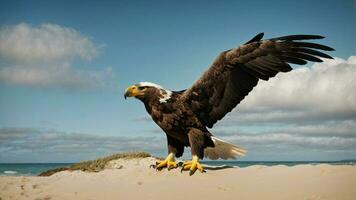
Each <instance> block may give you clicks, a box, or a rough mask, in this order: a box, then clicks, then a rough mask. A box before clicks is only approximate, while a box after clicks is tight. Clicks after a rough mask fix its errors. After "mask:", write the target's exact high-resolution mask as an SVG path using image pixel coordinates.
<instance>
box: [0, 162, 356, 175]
mask: <svg viewBox="0 0 356 200" xmlns="http://www.w3.org/2000/svg"><path fill="white" fill-rule="evenodd" d="M71 164H72V163H21V164H19V163H16V164H15V163H0V176H37V175H38V174H40V173H41V172H44V171H47V170H49V169H54V168H58V167H65V166H69V165H71ZM202 164H206V165H211V166H234V167H248V166H252V165H265V166H274V165H286V166H295V165H303V164H311V165H317V164H330V165H356V161H355V160H343V161H202Z"/></svg>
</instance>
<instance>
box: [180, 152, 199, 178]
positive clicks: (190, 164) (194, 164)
mask: <svg viewBox="0 0 356 200" xmlns="http://www.w3.org/2000/svg"><path fill="white" fill-rule="evenodd" d="M197 169H198V170H199V171H200V172H201V173H203V172H205V170H204V169H203V166H202V165H201V164H200V163H199V158H198V156H196V155H193V158H192V160H191V161H187V162H185V163H183V166H182V170H181V171H183V170H189V175H190V176H191V175H193V174H194V173H195V171H196V170H197Z"/></svg>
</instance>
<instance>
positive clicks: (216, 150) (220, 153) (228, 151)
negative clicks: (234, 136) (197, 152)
mask: <svg viewBox="0 0 356 200" xmlns="http://www.w3.org/2000/svg"><path fill="white" fill-rule="evenodd" d="M211 139H212V140H213V142H214V144H215V147H207V148H205V149H204V156H205V157H208V158H210V159H212V160H216V159H219V158H221V159H223V160H227V159H235V158H236V157H237V156H244V155H245V154H246V152H247V151H246V150H245V149H243V148H242V147H238V146H236V145H233V144H230V143H227V142H225V141H224V140H222V139H219V138H217V137H213V136H212V137H211Z"/></svg>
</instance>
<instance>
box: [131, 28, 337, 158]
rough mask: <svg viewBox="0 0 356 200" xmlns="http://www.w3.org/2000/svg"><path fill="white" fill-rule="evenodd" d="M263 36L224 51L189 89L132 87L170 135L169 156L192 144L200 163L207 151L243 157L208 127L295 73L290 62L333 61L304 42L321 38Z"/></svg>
mask: <svg viewBox="0 0 356 200" xmlns="http://www.w3.org/2000/svg"><path fill="white" fill-rule="evenodd" d="M262 37H263V33H260V34H258V35H256V36H255V37H254V38H252V39H251V40H250V41H248V42H247V43H245V44H244V45H241V46H239V47H237V48H233V49H230V50H227V51H224V52H222V53H221V54H220V55H219V56H218V57H217V58H216V59H215V61H214V62H213V64H212V65H211V66H210V67H209V68H208V70H207V71H206V72H205V73H204V74H203V75H202V76H201V78H200V79H199V80H197V81H196V82H195V83H194V84H193V86H192V87H191V88H189V89H187V90H183V91H179V92H170V91H168V90H165V89H163V88H162V87H161V86H158V85H155V84H152V83H139V84H136V85H134V86H131V87H129V88H128V89H127V91H126V93H125V97H126V96H135V97H136V98H138V99H140V100H141V101H142V102H143V103H144V104H145V107H146V110H147V112H148V113H149V114H150V115H151V116H152V119H153V120H154V121H155V122H156V123H157V124H158V126H160V127H161V128H162V129H163V131H164V132H165V133H166V135H167V141H168V152H169V153H174V154H175V156H176V157H180V156H181V155H182V154H183V150H184V146H190V147H191V150H192V155H193V156H194V155H196V156H197V157H198V158H200V159H202V158H203V157H204V153H205V152H206V153H209V155H208V156H209V157H212V158H223V159H226V158H231V157H234V156H236V155H241V154H243V153H244V152H243V149H241V148H239V147H236V146H233V145H232V147H230V150H229V151H231V152H232V153H231V152H223V150H221V149H220V150H218V147H216V145H217V144H218V143H219V141H220V139H218V138H215V137H214V136H212V134H211V133H210V132H209V131H208V129H207V128H211V127H213V125H214V124H215V123H216V122H217V121H218V120H221V119H222V118H223V117H224V116H225V115H226V114H227V113H228V112H230V111H231V110H232V109H233V108H235V107H236V105H237V104H239V103H240V102H241V101H242V100H243V99H244V98H245V97H246V96H247V95H248V94H249V92H250V91H251V90H252V89H253V88H254V87H255V86H256V85H257V83H258V81H259V79H262V80H266V81H267V80H269V79H270V78H272V77H274V76H276V74H277V73H279V72H289V71H291V70H292V67H291V66H290V64H298V65H304V64H306V63H307V61H312V62H322V60H321V59H320V58H332V57H330V56H329V55H327V54H325V53H322V52H320V51H319V50H324V51H332V50H333V49H332V48H330V47H328V46H324V45H320V44H316V43H311V42H304V41H301V40H312V39H322V38H324V37H322V36H319V35H289V36H284V37H278V38H272V39H267V40H262ZM220 145H221V146H223V147H226V148H227V147H228V145H231V144H228V143H226V142H223V141H220V143H219V148H220ZM209 147H210V149H209ZM214 149H215V150H214ZM224 151H226V150H224ZM224 153H225V154H224ZM214 155H215V156H214Z"/></svg>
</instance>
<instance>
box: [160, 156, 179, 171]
mask: <svg viewBox="0 0 356 200" xmlns="http://www.w3.org/2000/svg"><path fill="white" fill-rule="evenodd" d="M155 167H156V169H157V170H161V169H163V168H165V167H167V169H168V170H170V169H173V168H177V163H176V162H175V161H174V154H173V153H170V154H168V156H167V158H166V159H164V160H157V161H156V166H155Z"/></svg>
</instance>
